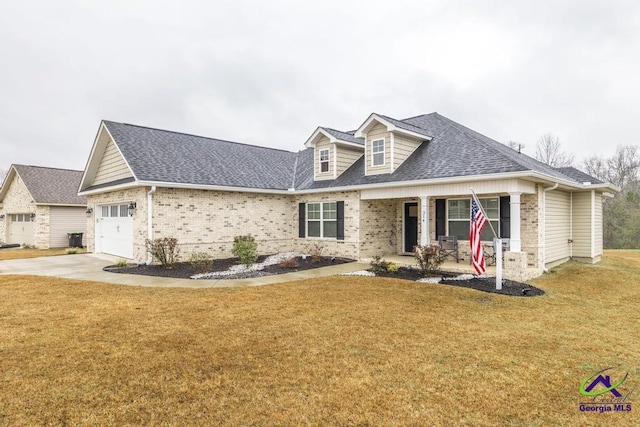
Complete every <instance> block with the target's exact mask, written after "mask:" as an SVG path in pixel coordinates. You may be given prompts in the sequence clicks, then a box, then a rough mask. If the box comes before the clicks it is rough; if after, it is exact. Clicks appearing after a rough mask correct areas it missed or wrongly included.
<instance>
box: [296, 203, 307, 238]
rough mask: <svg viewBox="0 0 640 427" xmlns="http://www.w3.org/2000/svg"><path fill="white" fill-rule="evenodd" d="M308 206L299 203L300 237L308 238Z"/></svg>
mask: <svg viewBox="0 0 640 427" xmlns="http://www.w3.org/2000/svg"><path fill="white" fill-rule="evenodd" d="M306 208H307V206H306V204H304V203H299V204H298V237H306V235H307V233H306V231H307V227H306V218H305V216H306Z"/></svg>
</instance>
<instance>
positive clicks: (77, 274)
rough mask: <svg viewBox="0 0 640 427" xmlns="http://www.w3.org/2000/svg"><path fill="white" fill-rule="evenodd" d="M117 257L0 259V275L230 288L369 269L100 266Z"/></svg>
mask: <svg viewBox="0 0 640 427" xmlns="http://www.w3.org/2000/svg"><path fill="white" fill-rule="evenodd" d="M117 261H118V258H116V257H111V256H108V255H102V254H79V255H58V256H49V257H41V258H29V259H15V260H6V261H0V274H5V275H6V274H31V275H36V276H50V277H62V278H67V279H78V280H91V281H95V282H106V283H114V284H120V285H130V286H149V287H164V288H229V287H237V286H262V285H270V284H274V283H283V282H290V281H292V280H301V279H311V278H314V277H324V276H333V275H336V274H341V273H349V272H353V271H358V270H364V269H367V268H369V265H368V264H363V263H358V262H351V263H348V264H338V265H332V266H329V267H320V268H314V269H311V270H304V271H297V272H294V273H286V274H277V275H272V276H264V277H255V278H252V279H205V280H192V279H173V278H167V277H154V276H141V275H135V274H119V273H108V272H106V271H103V270H102V268H103V267H106V266H107V265H113V264H115V263H116V262H117Z"/></svg>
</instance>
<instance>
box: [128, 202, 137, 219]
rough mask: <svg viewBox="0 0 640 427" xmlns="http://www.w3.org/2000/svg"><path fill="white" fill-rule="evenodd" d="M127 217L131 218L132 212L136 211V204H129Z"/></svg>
mask: <svg viewBox="0 0 640 427" xmlns="http://www.w3.org/2000/svg"><path fill="white" fill-rule="evenodd" d="M128 209H129V216H133V211H135V210H136V202H129V207H128Z"/></svg>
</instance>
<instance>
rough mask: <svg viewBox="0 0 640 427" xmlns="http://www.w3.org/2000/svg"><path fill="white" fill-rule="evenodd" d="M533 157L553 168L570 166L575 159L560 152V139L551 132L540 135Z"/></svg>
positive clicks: (568, 154) (571, 155)
mask: <svg viewBox="0 0 640 427" xmlns="http://www.w3.org/2000/svg"><path fill="white" fill-rule="evenodd" d="M535 157H536V159H537V160H540V161H541V162H543V163H546V164H548V165H549V166H552V167H554V168H561V167H565V166H571V165H572V164H573V160H574V158H575V156H574V155H573V154H570V153H566V152H564V151H562V143H561V142H560V138H558V137H557V136H555V135H553V134H552V133H551V132H549V133H546V134H544V135H542V136H541V137H540V139H539V140H538V143H537V145H536V154H535Z"/></svg>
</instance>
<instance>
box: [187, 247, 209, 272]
mask: <svg viewBox="0 0 640 427" xmlns="http://www.w3.org/2000/svg"><path fill="white" fill-rule="evenodd" d="M189 263H191V265H192V266H193V268H195V269H196V271H197V272H198V274H204V273H209V272H210V271H211V270H213V259H212V258H211V257H210V256H209V254H208V253H206V252H194V253H192V254H191V255H190V256H189Z"/></svg>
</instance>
